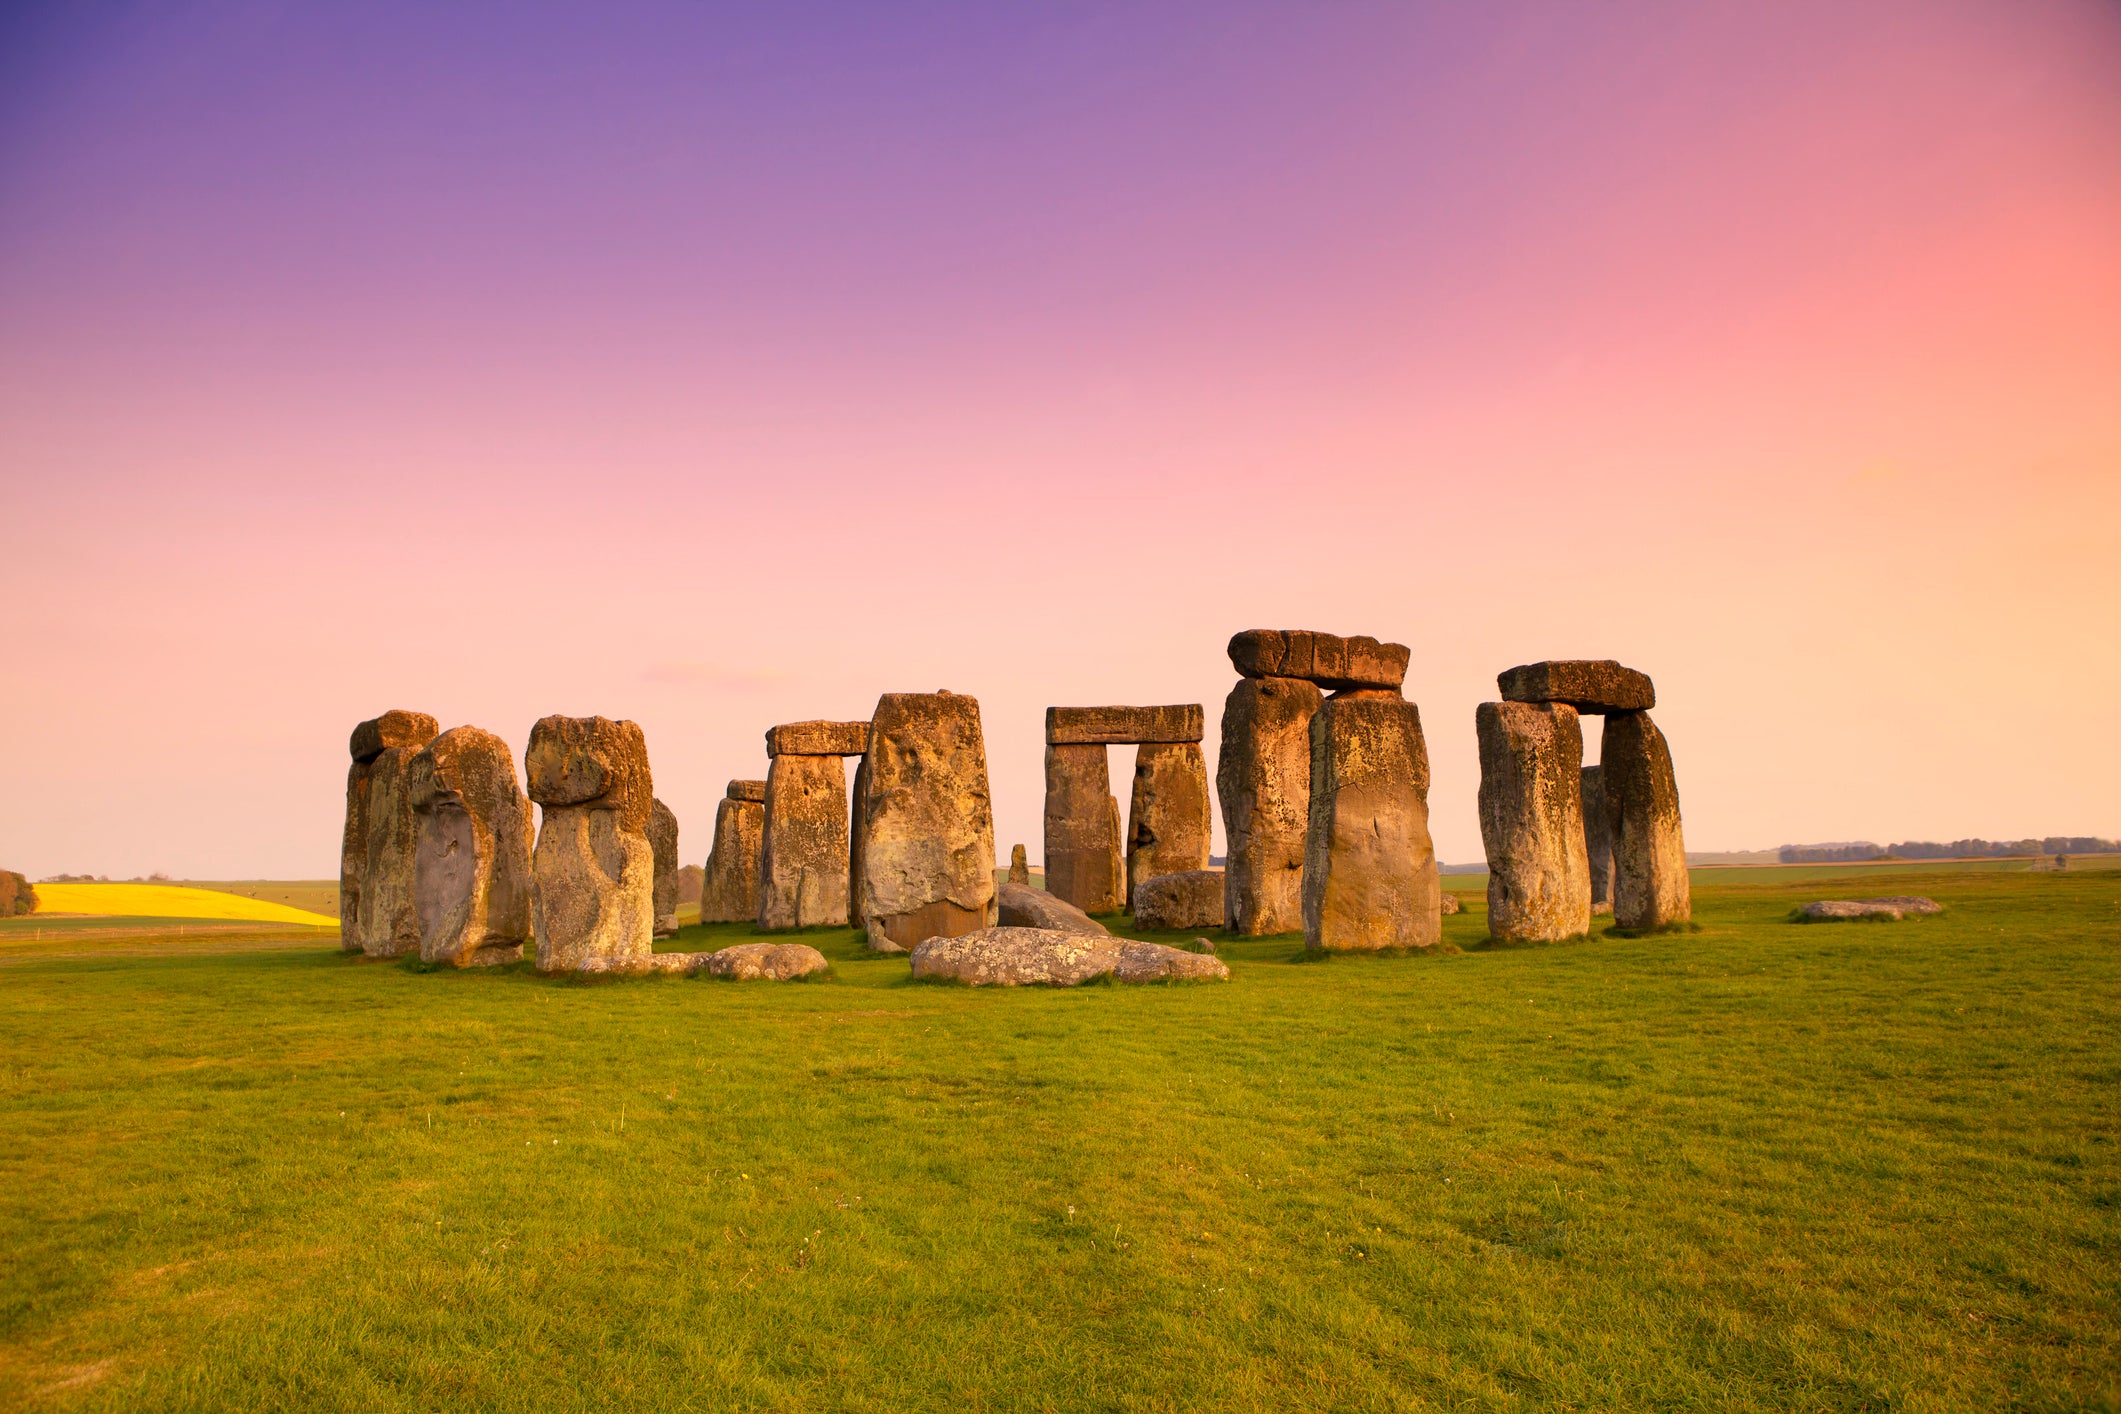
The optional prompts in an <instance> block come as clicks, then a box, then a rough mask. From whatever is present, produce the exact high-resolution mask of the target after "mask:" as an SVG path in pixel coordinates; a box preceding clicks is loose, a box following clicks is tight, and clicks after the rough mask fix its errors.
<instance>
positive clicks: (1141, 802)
mask: <svg viewBox="0 0 2121 1414" xmlns="http://www.w3.org/2000/svg"><path fill="white" fill-rule="evenodd" d="M1212 808H1213V807H1211V806H1210V804H1209V802H1208V760H1207V758H1206V757H1205V756H1203V755H1201V750H1200V743H1199V742H1194V741H1184V742H1157V743H1150V744H1148V745H1144V746H1142V747H1140V748H1138V749H1137V750H1136V751H1135V753H1134V798H1133V800H1132V801H1131V802H1130V804H1129V807H1128V813H1127V898H1128V902H1129V906H1130V907H1131V906H1132V902H1133V898H1134V891H1135V890H1136V889H1139V888H1140V887H1141V886H1142V885H1143V884H1146V883H1148V882H1149V881H1150V880H1151V879H1154V878H1158V877H1160V876H1162V875H1165V874H1189V873H1192V872H1194V871H1195V870H1200V869H1206V868H1207V867H1208V849H1209V844H1210V836H1209V830H1210V828H1211V826H1210V819H1211V817H1210V815H1209V811H1210V810H1211V809H1212Z"/></svg>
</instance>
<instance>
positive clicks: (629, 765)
mask: <svg viewBox="0 0 2121 1414" xmlns="http://www.w3.org/2000/svg"><path fill="white" fill-rule="evenodd" d="M523 775H524V777H525V779H526V780H527V782H528V784H529V788H530V798H531V799H532V800H534V801H536V802H537V803H538V804H539V806H540V807H542V809H543V816H544V818H543V819H542V821H541V822H540V824H539V827H538V843H537V849H536V851H535V852H534V854H533V855H532V858H531V876H532V878H533V879H534V880H535V881H536V888H535V890H534V892H533V894H532V908H531V922H532V927H533V930H534V931H535V933H536V936H537V942H538V959H537V961H538V970H539V971H540V972H574V971H580V972H603V971H614V970H630V969H635V968H642V967H646V966H647V965H648V959H649V958H650V957H652V956H653V955H654V952H655V941H654V937H655V849H654V847H653V846H652V845H650V844H649V842H648V817H649V814H650V812H651V811H652V810H653V809H654V799H655V783H654V781H653V779H652V778H651V777H650V775H649V771H648V743H647V741H646V739H645V738H644V737H643V736H642V735H641V729H640V728H639V727H638V726H636V725H635V724H634V723H632V722H614V721H611V720H610V719H608V718H605V717H544V718H541V719H540V720H539V721H538V724H537V725H536V726H534V727H532V728H531V729H530V746H529V748H528V749H527V750H525V751H524V753H523Z"/></svg>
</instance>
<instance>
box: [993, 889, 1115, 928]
mask: <svg viewBox="0 0 2121 1414" xmlns="http://www.w3.org/2000/svg"><path fill="white" fill-rule="evenodd" d="M995 905H996V910H995V911H996V913H997V914H998V915H999V922H1000V924H1001V926H1002V927H1004V928H1044V929H1047V930H1049V931H1051V932H1055V933H1081V934H1083V935H1084V936H1085V937H1097V936H1105V935H1107V930H1106V928H1105V925H1104V924H1102V923H1100V922H1098V921H1097V920H1096V919H1095V918H1092V917H1091V916H1090V915H1089V914H1087V913H1085V912H1083V911H1082V910H1081V909H1079V908H1077V907H1076V906H1075V905H1074V904H1072V903H1069V902H1068V901H1067V900H1066V899H1058V898H1055V897H1054V896H1053V895H1052V894H1049V893H1047V892H1046V891H1045V890H1044V889H1034V888H1032V887H1030V886H1029V885H1028V884H1004V885H1002V886H1001V888H1000V889H999V890H997V891H996V894H995Z"/></svg>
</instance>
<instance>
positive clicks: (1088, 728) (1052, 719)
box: [1046, 702, 1205, 746]
mask: <svg viewBox="0 0 2121 1414" xmlns="http://www.w3.org/2000/svg"><path fill="white" fill-rule="evenodd" d="M1204 721H1205V714H1204V713H1203V712H1202V710H1201V705H1200V704H1199V703H1198V702H1182V703H1174V704H1172V705H1170V706H1168V707H1048V708H1047V709H1046V745H1048V746H1097V745H1105V746H1130V745H1168V744H1175V743H1178V742H1187V741H1199V740H1200V739H1201V737H1202V735H1203V734H1204V730H1205V728H1204V725H1203V724H1204Z"/></svg>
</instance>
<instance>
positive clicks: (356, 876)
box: [339, 711, 436, 952]
mask: <svg viewBox="0 0 2121 1414" xmlns="http://www.w3.org/2000/svg"><path fill="white" fill-rule="evenodd" d="M435 729H436V723H435V719H434V718H432V717H430V716H428V715H427V714H426V713H425V712H406V711H391V712H385V713H384V714H383V715H382V716H380V717H371V718H370V719H369V720H367V721H365V722H362V723H360V724H359V725H358V726H356V727H355V728H354V729H353V735H352V737H351V738H350V739H349V741H348V743H347V744H348V748H349V750H350V751H351V753H352V755H353V765H352V766H351V767H349V768H348V769H347V772H346V829H345V831H344V833H343V834H342V835H341V836H340V842H339V946H340V947H342V948H344V949H345V950H346V951H348V952H360V951H361V950H362V949H361V890H362V884H363V882H364V881H365V880H366V879H367V877H368V793H369V777H370V776H371V775H372V774H373V773H374V767H375V760H376V758H377V757H378V756H381V755H382V754H383V752H384V751H385V750H386V749H387V748H389V747H393V746H410V747H413V748H415V749H417V748H419V747H422V746H425V745H427V743H428V742H430V741H433V740H434V736H435Z"/></svg>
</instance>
